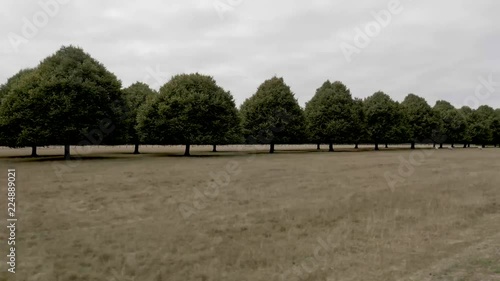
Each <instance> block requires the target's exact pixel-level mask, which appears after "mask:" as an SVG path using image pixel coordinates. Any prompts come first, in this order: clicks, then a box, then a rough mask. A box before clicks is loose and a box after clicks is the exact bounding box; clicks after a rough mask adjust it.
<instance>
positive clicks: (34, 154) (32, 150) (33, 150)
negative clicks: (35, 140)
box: [31, 145, 38, 157]
mask: <svg viewBox="0 0 500 281" xmlns="http://www.w3.org/2000/svg"><path fill="white" fill-rule="evenodd" d="M31 157H38V154H36V145H34V146H32V147H31Z"/></svg>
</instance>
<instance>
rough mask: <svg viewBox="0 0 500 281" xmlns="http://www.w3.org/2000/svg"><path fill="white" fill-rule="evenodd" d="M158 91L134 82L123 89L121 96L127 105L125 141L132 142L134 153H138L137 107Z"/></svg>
mask: <svg viewBox="0 0 500 281" xmlns="http://www.w3.org/2000/svg"><path fill="white" fill-rule="evenodd" d="M157 94H158V93H157V92H156V91H154V90H152V89H151V88H150V87H149V86H148V85H147V84H145V83H141V82H136V83H134V84H132V85H130V86H129V87H128V88H125V89H123V98H124V99H125V103H126V106H127V110H126V116H127V118H126V120H125V125H126V126H127V130H126V132H127V136H126V143H128V144H134V145H135V150H134V154H139V143H140V139H139V133H138V132H137V128H136V127H137V125H138V121H137V116H138V113H139V109H140V108H141V107H142V106H145V105H146V104H147V103H148V102H151V101H152V100H153V99H154V97H155V96H156V95H157Z"/></svg>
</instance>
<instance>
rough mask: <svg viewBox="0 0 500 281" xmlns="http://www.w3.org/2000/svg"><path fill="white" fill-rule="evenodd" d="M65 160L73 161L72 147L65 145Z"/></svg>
mask: <svg viewBox="0 0 500 281" xmlns="http://www.w3.org/2000/svg"><path fill="white" fill-rule="evenodd" d="M64 159H66V160H71V154H70V147H69V144H65V145H64Z"/></svg>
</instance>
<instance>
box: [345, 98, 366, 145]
mask: <svg viewBox="0 0 500 281" xmlns="http://www.w3.org/2000/svg"><path fill="white" fill-rule="evenodd" d="M352 110H353V117H352V121H353V127H352V134H351V136H350V138H349V139H350V142H352V143H354V144H355V147H354V148H355V149H358V145H359V143H360V141H362V140H364V139H366V115H365V111H364V107H363V100H362V99H358V98H355V99H354V104H353V108H352Z"/></svg>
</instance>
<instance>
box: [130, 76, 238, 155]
mask: <svg viewBox="0 0 500 281" xmlns="http://www.w3.org/2000/svg"><path fill="white" fill-rule="evenodd" d="M137 129H138V131H139V135H140V139H141V141H142V142H147V143H151V144H163V145H165V144H167V145H178V144H184V145H186V150H185V153H184V155H185V156H189V155H190V147H191V145H193V144H200V145H201V144H230V143H237V142H239V141H240V138H241V135H240V132H241V127H240V119H239V115H238V112H237V109H236V105H235V103H234V99H233V97H232V95H231V93H230V92H226V91H225V90H224V89H223V88H221V87H219V86H218V85H217V83H216V82H215V80H214V79H213V78H212V77H210V76H205V75H201V74H198V73H195V74H182V75H177V76H174V77H173V78H172V79H171V80H170V81H169V82H168V83H166V84H165V85H163V86H162V87H161V89H160V93H159V95H158V96H156V97H155V98H154V99H153V100H152V101H151V102H150V103H148V104H147V105H146V106H144V107H143V108H142V109H141V110H140V112H139V114H138V125H137Z"/></svg>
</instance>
